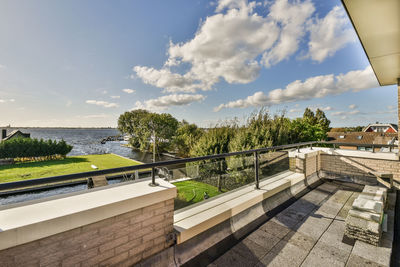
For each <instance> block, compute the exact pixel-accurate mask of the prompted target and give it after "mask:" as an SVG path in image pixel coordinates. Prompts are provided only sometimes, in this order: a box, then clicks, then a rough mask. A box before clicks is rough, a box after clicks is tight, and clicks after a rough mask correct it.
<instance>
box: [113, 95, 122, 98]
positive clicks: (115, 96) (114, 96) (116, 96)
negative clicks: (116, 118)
mask: <svg viewBox="0 0 400 267" xmlns="http://www.w3.org/2000/svg"><path fill="white" fill-rule="evenodd" d="M110 97H111V98H112V99H118V98H121V96H119V95H112V96H110Z"/></svg>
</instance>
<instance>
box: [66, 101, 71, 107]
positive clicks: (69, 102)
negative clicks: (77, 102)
mask: <svg viewBox="0 0 400 267" xmlns="http://www.w3.org/2000/svg"><path fill="white" fill-rule="evenodd" d="M71 105H72V101H71V100H68V101H67V103H65V106H66V107H67V108H69V107H70V106H71Z"/></svg>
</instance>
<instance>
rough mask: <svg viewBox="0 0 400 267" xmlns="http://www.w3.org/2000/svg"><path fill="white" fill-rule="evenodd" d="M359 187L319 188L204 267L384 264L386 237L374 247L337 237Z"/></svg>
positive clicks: (387, 252) (387, 255)
mask: <svg viewBox="0 0 400 267" xmlns="http://www.w3.org/2000/svg"><path fill="white" fill-rule="evenodd" d="M361 189H362V187H358V186H355V185H351V184H336V183H327V182H326V183H324V184H322V185H320V186H319V187H317V188H316V189H314V190H312V191H311V192H309V193H307V194H306V195H304V196H303V197H301V198H300V199H299V200H297V201H296V202H294V203H293V204H292V205H291V206H289V207H288V208H286V209H285V210H283V211H282V212H280V213H279V214H277V215H276V216H274V217H273V218H272V219H271V220H269V221H268V222H266V223H265V224H263V225H262V226H260V227H259V228H258V229H256V230H255V231H254V232H252V233H251V234H250V235H248V236H247V237H246V238H244V239H243V240H242V241H240V242H239V243H238V244H237V245H235V246H234V247H233V248H231V249H230V250H228V251H227V252H226V253H225V254H223V255H222V256H220V257H219V258H218V259H216V260H215V261H214V262H213V263H211V264H210V265H209V266H212V267H213V266H230V267H233V266H279V267H283V266H290V267H295V266H388V265H389V260H390V251H391V249H390V247H391V245H386V247H385V244H388V242H390V244H391V241H390V240H389V239H390V237H388V236H389V235H387V234H386V235H385V234H384V236H383V239H384V240H383V242H382V244H383V245H382V247H379V248H377V247H374V246H371V245H368V244H365V243H363V242H359V241H357V242H354V241H352V240H346V239H345V238H344V237H343V236H344V235H343V234H344V230H345V219H346V216H347V213H348V211H349V209H350V207H351V205H352V203H353V201H354V199H355V198H357V196H358V194H359V192H360V191H361Z"/></svg>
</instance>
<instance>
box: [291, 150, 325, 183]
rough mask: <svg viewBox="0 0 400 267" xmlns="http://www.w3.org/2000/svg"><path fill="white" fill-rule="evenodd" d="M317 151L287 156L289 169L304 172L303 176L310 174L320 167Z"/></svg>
mask: <svg viewBox="0 0 400 267" xmlns="http://www.w3.org/2000/svg"><path fill="white" fill-rule="evenodd" d="M319 153H320V152H319V151H315V152H312V153H308V154H305V155H304V158H301V157H298V156H296V157H290V158H289V170H291V171H294V172H299V173H304V174H305V176H306V177H307V176H310V175H312V174H314V173H316V172H317V171H319V170H320V169H321V159H320V157H319Z"/></svg>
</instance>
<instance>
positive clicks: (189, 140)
mask: <svg viewBox="0 0 400 267" xmlns="http://www.w3.org/2000/svg"><path fill="white" fill-rule="evenodd" d="M203 133H204V131H203V130H202V129H200V128H199V127H197V125H196V124H190V123H188V122H187V121H185V120H183V121H182V122H180V123H179V128H178V130H177V131H176V136H175V139H174V145H175V149H176V151H177V152H178V154H179V155H180V156H184V157H188V156H189V154H190V149H191V148H193V147H194V145H195V143H196V142H197V141H198V140H199V138H200V137H201V136H202V135H203Z"/></svg>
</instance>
